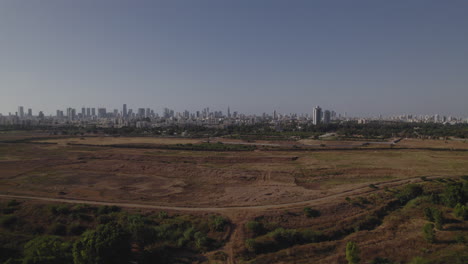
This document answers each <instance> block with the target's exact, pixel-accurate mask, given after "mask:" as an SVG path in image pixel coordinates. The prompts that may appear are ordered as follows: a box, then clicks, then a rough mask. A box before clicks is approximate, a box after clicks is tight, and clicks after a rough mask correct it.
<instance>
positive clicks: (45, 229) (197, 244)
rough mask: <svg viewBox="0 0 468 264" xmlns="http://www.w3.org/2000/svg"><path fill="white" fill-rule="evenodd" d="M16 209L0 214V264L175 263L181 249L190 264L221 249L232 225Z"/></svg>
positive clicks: (88, 209) (59, 208) (82, 208)
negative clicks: (192, 259) (133, 249)
mask: <svg viewBox="0 0 468 264" xmlns="http://www.w3.org/2000/svg"><path fill="white" fill-rule="evenodd" d="M10 205H13V204H10ZM0 206H1V205H0ZM15 206H17V207H18V208H17V210H16V211H15V212H14V214H4V215H0V224H1V227H0V263H3V262H5V261H9V262H8V263H28V264H29V263H31V264H32V263H52V264H54V263H75V264H79V263H129V262H130V261H136V262H138V263H143V264H144V263H154V259H158V260H159V261H160V262H158V263H174V262H178V261H179V260H178V259H179V258H181V256H179V254H178V253H177V252H180V251H181V250H182V251H184V252H187V253H185V254H184V257H183V259H185V260H184V261H188V260H189V259H190V258H192V257H193V258H194V259H196V255H197V254H200V253H202V252H205V251H209V250H214V249H217V248H219V247H221V246H222V245H223V243H224V242H225V241H224V239H225V238H226V237H227V236H226V232H227V230H229V229H228V227H229V226H230V221H229V219H227V218H224V217H221V216H218V215H211V216H207V219H208V221H206V220H205V219H204V218H203V217H195V216H192V215H172V216H170V215H168V214H167V213H166V212H159V213H155V214H145V215H143V214H131V213H128V212H124V211H122V210H121V209H120V208H119V207H109V206H101V207H93V206H88V205H83V204H80V205H66V204H59V205H52V206H44V205H34V206H33V207H30V206H27V207H24V206H23V205H21V206H19V205H17V204H15ZM3 207H4V208H9V206H8V205H7V204H5V205H3ZM4 208H2V209H4ZM2 212H3V210H2ZM25 216H27V217H25ZM12 241H14V243H12ZM131 245H135V246H136V247H137V248H138V252H137V253H135V252H131V251H130V248H131ZM191 256H192V257H191ZM190 262H191V261H190Z"/></svg>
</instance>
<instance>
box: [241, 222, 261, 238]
mask: <svg viewBox="0 0 468 264" xmlns="http://www.w3.org/2000/svg"><path fill="white" fill-rule="evenodd" d="M245 227H246V228H247V230H249V231H250V232H252V233H253V235H254V236H259V235H261V234H263V233H264V232H265V227H264V226H263V224H262V223H260V222H257V221H249V222H247V224H245Z"/></svg>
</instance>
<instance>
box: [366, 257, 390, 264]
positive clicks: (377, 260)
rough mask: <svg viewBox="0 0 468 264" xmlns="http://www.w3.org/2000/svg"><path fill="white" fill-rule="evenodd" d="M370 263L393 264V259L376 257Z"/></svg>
mask: <svg viewBox="0 0 468 264" xmlns="http://www.w3.org/2000/svg"><path fill="white" fill-rule="evenodd" d="M370 264H393V261H391V260H389V259H388V258H381V257H376V258H374V259H373V260H372V261H371V262H370Z"/></svg>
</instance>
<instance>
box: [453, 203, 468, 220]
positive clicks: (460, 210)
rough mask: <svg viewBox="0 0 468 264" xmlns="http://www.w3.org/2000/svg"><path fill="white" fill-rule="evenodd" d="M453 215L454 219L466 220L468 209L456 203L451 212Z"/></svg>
mask: <svg viewBox="0 0 468 264" xmlns="http://www.w3.org/2000/svg"><path fill="white" fill-rule="evenodd" d="M453 213H454V214H455V216H456V217H459V218H461V219H463V220H468V207H467V206H465V205H462V204H460V203H458V204H457V205H456V206H455V209H454V210H453Z"/></svg>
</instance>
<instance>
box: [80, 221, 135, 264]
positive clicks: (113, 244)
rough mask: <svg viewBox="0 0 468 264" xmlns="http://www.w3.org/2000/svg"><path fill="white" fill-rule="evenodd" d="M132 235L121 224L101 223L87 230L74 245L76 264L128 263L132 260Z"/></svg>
mask: <svg viewBox="0 0 468 264" xmlns="http://www.w3.org/2000/svg"><path fill="white" fill-rule="evenodd" d="M130 249H131V248H130V235H129V233H128V232H127V231H125V230H124V229H123V228H122V227H121V226H120V225H118V224H115V223H109V224H106V225H100V226H98V227H97V229H96V230H94V231H87V232H85V233H84V234H83V235H82V237H81V239H80V240H78V241H77V242H76V243H75V244H74V246H73V259H74V261H75V262H74V263H75V264H91V263H92V264H101V263H102V264H107V263H116V264H120V263H122V264H124V263H125V264H127V263H128V262H129V260H130V256H131V251H130Z"/></svg>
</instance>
